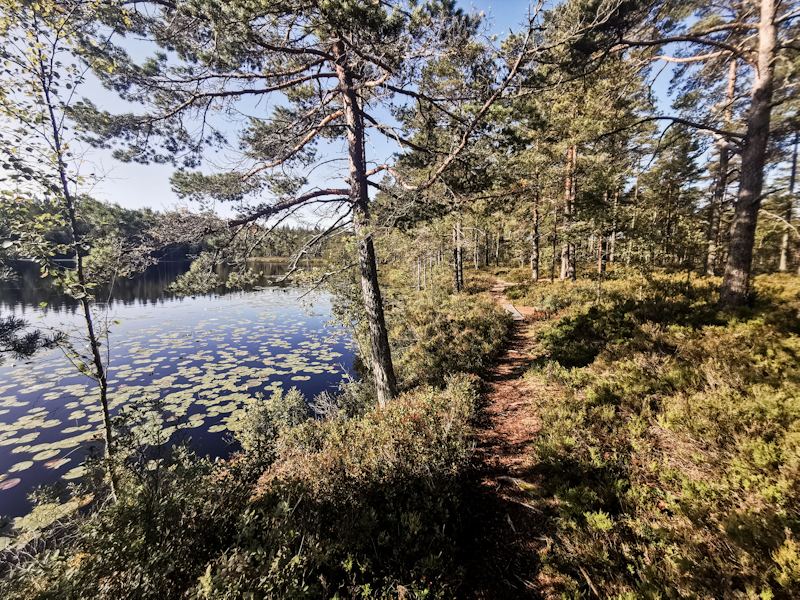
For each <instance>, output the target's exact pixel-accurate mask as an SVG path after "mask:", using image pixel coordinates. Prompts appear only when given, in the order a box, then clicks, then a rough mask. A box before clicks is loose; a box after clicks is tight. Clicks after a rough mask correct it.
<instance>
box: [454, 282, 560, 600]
mask: <svg viewBox="0 0 800 600" xmlns="http://www.w3.org/2000/svg"><path fill="white" fill-rule="evenodd" d="M512 285H513V284H510V283H507V282H504V281H501V280H498V281H497V282H496V283H495V285H494V286H493V287H492V288H491V293H492V297H493V299H494V301H495V302H496V303H497V304H498V305H500V306H503V307H504V308H506V310H509V312H510V313H511V314H512V315H515V313H516V314H519V315H521V317H523V318H518V317H516V315H515V320H514V323H513V324H512V328H511V332H510V336H509V340H508V342H507V344H506V346H505V348H504V350H503V352H502V353H501V354H500V356H498V358H497V360H496V362H495V365H494V366H493V368H492V369H491V371H490V372H489V374H488V376H487V377H486V382H487V388H486V394H485V398H484V404H483V406H482V407H481V410H480V413H479V417H478V418H479V421H478V428H477V432H476V434H477V435H476V437H477V440H476V448H475V456H474V459H473V480H472V484H473V486H474V496H473V498H472V504H471V505H470V514H469V517H468V518H469V520H470V521H471V523H469V526H470V527H471V528H473V531H472V533H473V535H474V537H473V543H474V547H473V548H470V549H469V551H470V553H471V557H472V558H471V560H470V561H469V572H468V573H467V576H466V581H465V587H466V589H465V590H464V591H465V592H466V596H467V597H469V598H480V599H482V600H494V599H499V598H504V599H508V598H538V597H542V596H543V590H544V589H546V588H547V587H548V586H547V582H542V581H539V580H538V579H539V578H538V577H537V573H538V572H539V563H540V560H539V557H540V553H542V552H543V551H546V550H544V548H545V547H546V544H545V539H544V538H539V537H537V536H538V535H541V534H540V533H537V532H541V531H542V530H543V528H544V527H543V526H544V522H545V515H544V514H543V513H542V512H541V511H540V510H539V509H537V508H536V507H533V506H531V505H530V504H528V503H527V502H526V496H527V494H526V493H525V491H524V490H525V489H526V488H527V489H530V488H531V487H533V486H535V485H536V479H537V475H536V474H535V473H533V472H532V470H531V467H532V458H533V444H534V441H535V438H536V436H537V434H538V432H539V430H540V427H541V425H540V421H539V418H538V416H537V414H536V412H535V410H534V408H533V407H532V402H531V401H532V399H533V398H536V397H540V395H541V394H547V392H548V390H547V386H546V385H543V384H542V383H540V382H538V381H535V380H532V379H525V378H523V375H524V373H525V371H526V370H527V369H528V367H529V366H530V365H531V363H532V362H533V360H534V358H535V354H536V344H537V342H536V339H535V332H536V330H537V329H538V328H539V327H541V326H543V325H544V323H545V322H544V321H537V320H535V319H536V318H537V317H538V316H539V314H538V313H539V311H537V310H536V309H533V308H529V307H513V306H511V303H510V301H509V300H508V299H507V298H506V297H505V295H504V292H505V290H506V289H507V288H509V287H511V286H512ZM509 306H511V308H509ZM528 497H529V496H528Z"/></svg>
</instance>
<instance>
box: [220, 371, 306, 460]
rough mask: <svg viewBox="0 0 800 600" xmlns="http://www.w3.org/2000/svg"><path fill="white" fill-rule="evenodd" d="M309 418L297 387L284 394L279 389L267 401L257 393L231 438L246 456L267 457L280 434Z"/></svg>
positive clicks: (250, 401)
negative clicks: (248, 453)
mask: <svg viewBox="0 0 800 600" xmlns="http://www.w3.org/2000/svg"><path fill="white" fill-rule="evenodd" d="M309 417H310V413H309V409H308V404H307V403H306V399H305V397H304V396H303V394H302V393H301V392H300V390H298V389H297V388H296V387H293V388H292V389H291V390H289V391H288V392H287V393H286V394H284V393H283V390H281V389H278V390H276V391H275V392H273V393H272V395H271V396H270V397H269V398H268V399H266V400H265V399H264V395H263V394H261V393H260V392H259V393H257V394H256V395H255V396H254V397H252V398H250V399H249V400H248V401H247V404H246V405H245V409H244V415H243V416H242V417H241V418H240V419H239V420H238V422H237V423H236V424H235V427H234V429H233V431H234V436H235V437H236V439H237V440H238V442H239V443H240V444H241V445H242V448H243V449H244V450H245V451H246V452H251V453H256V454H261V455H264V454H269V453H270V452H272V450H273V448H274V445H275V440H276V438H277V437H278V436H279V435H280V433H281V432H282V431H284V430H286V429H289V428H291V427H294V426H295V425H299V424H301V423H302V422H303V421H305V420H306V419H308V418H309Z"/></svg>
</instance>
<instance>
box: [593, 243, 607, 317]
mask: <svg viewBox="0 0 800 600" xmlns="http://www.w3.org/2000/svg"><path fill="white" fill-rule="evenodd" d="M604 241H605V240H604V239H603V234H602V233H599V234H598V236H597V296H596V297H595V301H594V302H595V304H600V292H601V290H602V285H603V272H604V271H605V270H606V268H605V263H604V262H603V243H604Z"/></svg>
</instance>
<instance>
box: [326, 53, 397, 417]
mask: <svg viewBox="0 0 800 600" xmlns="http://www.w3.org/2000/svg"><path fill="white" fill-rule="evenodd" d="M333 52H334V56H335V57H336V58H337V59H340V58H341V57H343V52H344V44H342V43H341V42H336V43H335V44H334V47H333ZM335 68H336V75H337V77H338V79H339V85H340V89H341V94H342V104H343V106H344V116H345V122H346V123H347V141H348V158H349V162H350V205H351V206H352V208H353V230H354V233H355V236H356V240H357V244H358V267H359V271H360V274H361V290H362V292H363V295H364V311H365V313H366V317H367V323H368V325H369V338H370V346H371V349H372V372H373V376H374V378H375V387H376V390H377V394H378V404H380V405H385V404H386V403H387V402H389V401H390V400H392V399H393V398H394V397H395V396H397V383H396V380H395V375H394V366H393V365H392V354H391V349H390V347H389V336H388V332H387V330H386V321H385V317H384V314H383V301H382V299H381V290H380V286H379V285H378V268H377V262H376V259H375V247H374V245H373V242H372V232H371V231H370V229H369V196H368V193H367V167H366V162H365V160H364V120H363V116H362V114H361V107H360V105H359V102H358V94H357V92H356V90H355V89H353V76H352V74H351V73H350V71H348V70H346V69H345V68H344V67H343V66H342V61H341V60H337V62H336V64H335Z"/></svg>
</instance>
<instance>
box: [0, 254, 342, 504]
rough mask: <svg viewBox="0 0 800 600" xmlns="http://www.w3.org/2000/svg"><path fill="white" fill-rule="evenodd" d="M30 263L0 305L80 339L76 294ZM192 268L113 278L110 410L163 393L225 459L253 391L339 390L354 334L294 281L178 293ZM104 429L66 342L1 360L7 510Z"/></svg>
mask: <svg viewBox="0 0 800 600" xmlns="http://www.w3.org/2000/svg"><path fill="white" fill-rule="evenodd" d="M22 266H23V269H22V271H23V273H24V276H23V277H21V278H20V280H19V281H17V282H15V283H14V284H12V285H11V286H8V285H6V286H4V287H3V288H2V290H1V291H2V301H0V308H3V311H4V312H6V311H8V310H10V311H11V312H17V313H19V312H23V313H25V318H26V320H28V321H29V322H30V323H31V324H32V325H35V326H37V327H48V326H51V327H54V328H55V329H58V330H60V331H68V332H73V334H74V339H75V341H76V343H77V344H78V345H79V346H80V345H81V344H82V341H81V340H82V338H81V335H82V334H81V332H82V329H81V315H80V313H79V312H78V311H76V302H75V301H74V299H71V298H64V297H63V296H60V295H59V294H58V291H57V290H55V289H54V288H53V286H52V284H51V283H50V282H48V281H46V280H43V279H41V278H40V277H39V271H38V267H37V266H36V265H35V264H33V263H26V264H24V265H22ZM188 267H189V263H166V262H165V263H161V264H159V265H156V266H154V267H152V268H151V269H148V271H147V272H146V273H145V274H143V275H142V276H140V277H137V278H135V279H126V280H121V281H119V282H118V284H117V285H115V286H114V294H113V297H112V301H111V304H112V309H111V311H109V313H108V314H107V315H106V316H107V318H103V320H102V321H98V323H103V324H104V326H108V327H109V329H110V332H109V338H108V345H107V346H105V348H106V349H107V351H108V356H109V365H108V378H109V379H108V384H109V403H110V408H111V410H112V413H115V412H116V411H117V410H119V409H121V408H122V407H124V406H127V405H130V404H138V403H142V402H145V401H158V402H160V403H162V404H163V407H164V409H165V410H166V411H168V413H169V415H171V417H170V418H173V419H179V418H180V419H182V420H183V422H184V424H185V427H186V429H184V430H183V431H182V432H180V433H176V434H175V435H183V434H187V435H189V436H190V437H191V439H192V444H193V446H194V447H195V448H197V449H198V451H199V452H200V453H201V454H203V455H205V454H208V455H210V456H224V455H226V454H227V453H228V452H229V451H230V447H229V445H228V442H229V440H230V438H231V436H230V427H231V426H232V424H233V423H235V422H236V420H237V419H238V418H239V417H240V415H241V413H242V409H243V406H244V404H245V402H246V401H247V400H248V399H249V398H251V397H252V396H253V394H256V393H262V394H264V395H265V396H269V395H270V394H271V393H272V392H274V391H276V390H278V389H283V390H288V389H290V388H291V387H295V386H296V387H298V388H299V389H300V391H301V392H303V393H304V394H305V395H306V397H307V398H313V397H314V396H315V395H316V394H318V393H320V392H322V391H330V390H332V389H335V388H336V387H338V385H339V383H340V381H341V380H342V377H343V376H344V374H345V373H346V372H349V371H350V370H351V369H352V364H353V355H352V352H351V349H350V345H349V341H348V339H347V338H346V336H345V335H344V334H343V332H341V331H336V330H331V329H330V328H329V327H327V325H326V324H327V322H328V321H329V320H330V318H331V304H330V296H328V295H327V294H325V293H324V292H316V293H315V294H314V295H312V296H309V297H308V298H306V300H307V301H308V305H305V306H304V305H303V304H302V301H301V299H300V297H301V296H302V295H303V292H304V291H303V290H301V289H299V288H297V287H285V288H276V287H264V288H262V289H259V290H256V291H253V292H230V291H228V290H225V289H224V288H223V289H221V290H220V292H221V293H220V294H212V295H207V296H197V297H190V298H175V297H172V296H171V294H169V293H168V292H167V291H166V288H167V286H168V285H169V284H170V283H172V282H173V281H174V280H175V278H176V277H177V276H178V275H180V274H181V273H183V272H185V271H186V270H187V269H188ZM256 267H257V268H258V270H260V271H261V272H262V276H261V277H260V278H259V281H258V283H263V284H267V283H269V281H270V277H275V276H278V275H280V274H281V273H282V268H283V267H282V265H280V264H275V263H266V262H264V263H256ZM224 274H225V272H224V269H221V272H220V275H224ZM41 302H47V303H48V305H47V307H45V308H42V307H40V303H41ZM47 313H49V314H47ZM100 313H101V314H102V315H105V313H104V311H100ZM163 425H164V427H165V428H172V427H173V425H172V424H171V422H168V421H164V423H163ZM101 427H102V415H101V414H100V407H99V404H98V399H97V389H96V386H95V384H94V382H93V381H92V380H90V379H89V378H87V377H85V376H84V375H81V374H80V373H78V372H77V370H76V368H75V366H74V365H72V364H70V362H69V361H68V360H67V359H66V357H65V356H64V354H63V352H61V351H60V350H53V351H46V352H41V353H39V354H37V355H36V356H35V357H34V358H33V359H31V360H27V361H12V360H9V361H6V363H5V364H4V365H0V483H2V482H3V481H5V482H6V485H8V482H11V481H16V482H17V483H18V485H15V486H14V487H12V488H8V489H3V488H0V517H2V516H10V517H15V516H20V515H23V514H25V513H26V512H28V510H30V502H29V501H28V499H27V498H26V495H27V493H28V492H29V491H30V490H31V489H33V487H35V486H36V485H39V484H49V483H54V482H56V481H58V480H59V479H61V480H64V481H71V480H72V479H74V478H75V477H78V476H79V475H80V471H81V464H82V462H83V460H84V458H85V456H86V455H87V453H88V452H89V451H90V448H91V447H92V445H93V444H96V441H95V440H96V439H97V437H98V434H99V432H100V431H101ZM165 435H166V434H165ZM170 435H172V434H170Z"/></svg>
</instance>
